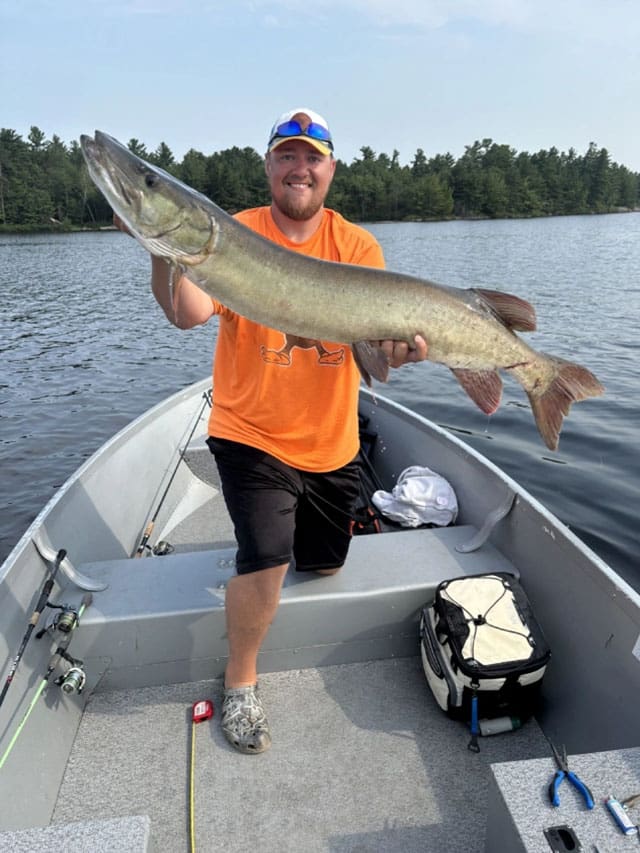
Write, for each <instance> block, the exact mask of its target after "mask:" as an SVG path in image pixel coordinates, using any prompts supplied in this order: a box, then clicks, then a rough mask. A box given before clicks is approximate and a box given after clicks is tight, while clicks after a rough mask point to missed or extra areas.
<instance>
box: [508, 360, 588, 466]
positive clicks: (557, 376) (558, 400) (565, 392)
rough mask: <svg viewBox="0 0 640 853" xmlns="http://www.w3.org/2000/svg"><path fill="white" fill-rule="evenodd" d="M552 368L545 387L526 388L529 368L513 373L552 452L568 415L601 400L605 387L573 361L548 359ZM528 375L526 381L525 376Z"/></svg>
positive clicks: (539, 430)
mask: <svg viewBox="0 0 640 853" xmlns="http://www.w3.org/2000/svg"><path fill="white" fill-rule="evenodd" d="M546 358H547V359H548V361H549V363H550V364H551V366H552V373H551V375H550V377H549V380H548V381H547V382H546V384H542V383H538V382H536V384H535V385H534V387H533V388H527V382H526V373H527V369H526V368H524V369H521V370H517V371H514V372H515V373H516V375H518V379H519V381H520V382H521V383H522V384H523V386H524V388H525V390H526V391H527V396H528V397H529V402H530V404H531V409H532V411H533V416H534V418H535V420H536V426H537V427H538V432H539V433H540V435H541V436H542V439H543V441H544V443H545V444H546V445H547V447H548V448H549V450H557V448H558V440H559V437H560V430H561V428H562V421H563V420H564V418H565V416H566V415H568V414H569V409H570V408H571V405H572V404H573V403H577V402H578V401H580V400H586V399H588V398H589V397H598V396H600V395H601V394H603V393H604V387H603V386H602V385H601V384H600V382H599V381H598V380H597V379H596V377H595V376H594V375H593V373H591V371H590V370H587V368H586V367H582V365H580V364H575V363H574V362H572V361H566V360H565V359H562V358H556V357H553V356H546ZM523 374H524V375H525V381H523V379H522V376H523Z"/></svg>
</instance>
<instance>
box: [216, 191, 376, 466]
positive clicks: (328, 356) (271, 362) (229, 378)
mask: <svg viewBox="0 0 640 853" xmlns="http://www.w3.org/2000/svg"><path fill="white" fill-rule="evenodd" d="M236 218H237V219H238V220H239V221H240V222H242V223H243V224H245V225H247V226H248V227H249V228H252V229H253V230H254V231H257V232H258V233H259V234H262V235H263V236H264V237H267V238H268V239H270V240H273V242H274V243H279V244H280V245H281V246H284V247H285V248H287V249H292V250H293V251H294V252H301V253H302V254H306V255H311V256H313V257H316V258H321V259H323V260H327V261H340V262H342V263H347V264H361V265H363V266H370V267H383V266H384V257H383V255H382V249H381V248H380V246H379V244H378V243H377V241H376V240H375V238H374V237H373V236H372V235H371V234H370V233H369V232H368V231H366V230H365V229H364V228H360V227H359V226H358V225H354V224H353V223H351V222H347V220H346V219H344V218H343V217H342V216H340V214H339V213H336V212H335V211H333V210H325V211H324V218H323V220H322V223H321V225H320V227H319V228H318V230H317V231H316V232H315V234H314V235H313V236H312V237H311V238H310V239H309V240H307V241H306V242H304V243H292V242H291V241H290V240H289V239H288V238H287V237H285V235H284V234H282V232H281V231H280V230H279V229H278V228H277V226H276V225H275V223H274V221H273V219H272V217H271V210H270V208H269V207H257V208H253V209H251V210H246V211H243V212H241V213H239V214H237V215H236ZM213 302H214V311H215V313H216V314H219V315H220V326H219V331H218V341H217V344H216V353H215V360H214V368H213V407H212V410H211V415H210V417H209V434H210V435H213V436H216V437H218V438H226V439H230V440H232V441H239V442H241V443H242V444H248V445H251V446H252V447H257V448H259V449H260V450H265V451H266V452H267V453H270V454H271V455H272V456H275V457H277V458H278V459H280V460H281V461H283V462H285V463H286V464H288V465H291V466H292V467H294V468H299V469H300V470H303V471H317V472H322V471H334V470H335V469H336V468H340V467H341V466H342V465H346V463H347V462H350V461H351V460H352V459H353V457H354V456H355V455H356V453H357V452H358V446H359V437H358V418H357V410H358V388H359V385H360V374H359V372H358V368H357V367H356V365H355V362H354V360H353V356H352V354H351V348H350V347H349V346H347V345H345V344H336V343H332V342H329V341H313V340H308V339H306V338H296V337H294V336H292V335H285V334H284V333H282V332H278V331H275V330H274V329H270V328H268V327H267V326H262V325H259V324H257V323H253V322H252V321H250V320H247V319H246V318H244V317H241V316H240V315H239V314H235V313H234V312H233V311H230V310H229V309H228V308H226V307H225V306H224V305H222V304H221V303H219V302H217V301H216V300H213Z"/></svg>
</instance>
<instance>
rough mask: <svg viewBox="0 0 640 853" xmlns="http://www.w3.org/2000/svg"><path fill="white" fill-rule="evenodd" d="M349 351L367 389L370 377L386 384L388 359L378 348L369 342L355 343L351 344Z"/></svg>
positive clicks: (369, 384)
mask: <svg viewBox="0 0 640 853" xmlns="http://www.w3.org/2000/svg"><path fill="white" fill-rule="evenodd" d="M351 351H352V353H353V358H354V361H355V363H356V364H357V366H358V370H359V371H360V373H361V375H362V378H363V379H364V381H365V382H366V383H367V385H368V386H369V388H370V387H371V378H372V377H373V378H374V379H377V380H378V382H386V381H387V380H388V379H389V359H388V358H387V356H386V355H385V353H384V350H382V349H381V348H380V347H377V346H375V345H374V344H372V343H370V342H369V341H357V342H356V343H355V344H352V346H351Z"/></svg>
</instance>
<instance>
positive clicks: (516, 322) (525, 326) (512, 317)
mask: <svg viewBox="0 0 640 853" xmlns="http://www.w3.org/2000/svg"><path fill="white" fill-rule="evenodd" d="M473 290H474V291H475V293H477V294H479V295H480V296H481V297H482V298H483V299H484V301H485V302H488V303H489V305H490V306H491V308H492V310H493V311H494V312H495V313H496V314H497V316H498V317H499V318H500V319H501V320H502V322H503V323H504V324H505V326H506V327H507V328H508V329H513V330H514V331H516V332H534V331H535V329H536V310H535V308H534V307H533V305H531V304H530V303H529V302H527V301H526V299H521V298H520V297H519V296H514V295H513V293H502V291H500V290H485V289H483V288H481V287H474V288H473Z"/></svg>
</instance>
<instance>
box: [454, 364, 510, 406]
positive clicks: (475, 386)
mask: <svg viewBox="0 0 640 853" xmlns="http://www.w3.org/2000/svg"><path fill="white" fill-rule="evenodd" d="M451 372H452V373H453V375H454V376H455V377H456V379H457V380H458V382H459V383H460V384H461V385H462V387H463V388H464V390H465V391H466V392H467V394H468V395H469V396H470V397H471V399H472V400H473V402H474V403H475V404H476V406H478V408H479V409H481V410H482V411H483V412H484V413H485V415H492V414H493V413H494V412H495V411H496V409H497V408H498V406H499V405H500V399H501V397H502V379H500V375H499V374H498V371H497V370H468V369H466V368H463V367H457V368H454V367H452V368H451Z"/></svg>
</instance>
